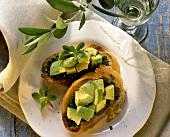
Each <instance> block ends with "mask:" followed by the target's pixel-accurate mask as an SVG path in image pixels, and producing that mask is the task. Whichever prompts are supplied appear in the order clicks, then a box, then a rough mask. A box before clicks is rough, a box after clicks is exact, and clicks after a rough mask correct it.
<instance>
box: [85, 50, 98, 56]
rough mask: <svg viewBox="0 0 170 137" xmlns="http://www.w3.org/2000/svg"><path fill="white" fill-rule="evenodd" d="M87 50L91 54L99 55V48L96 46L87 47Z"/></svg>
mask: <svg viewBox="0 0 170 137" xmlns="http://www.w3.org/2000/svg"><path fill="white" fill-rule="evenodd" d="M85 51H86V52H88V53H89V54H90V55H93V56H96V55H97V52H98V51H97V50H96V49H94V48H87V49H85Z"/></svg>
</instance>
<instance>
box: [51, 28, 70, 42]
mask: <svg viewBox="0 0 170 137" xmlns="http://www.w3.org/2000/svg"><path fill="white" fill-rule="evenodd" d="M67 28H68V27H66V28H64V29H58V28H57V29H56V30H55V31H54V32H53V34H54V37H56V38H58V39H60V38H62V37H63V36H64V35H65V34H66V32H67Z"/></svg>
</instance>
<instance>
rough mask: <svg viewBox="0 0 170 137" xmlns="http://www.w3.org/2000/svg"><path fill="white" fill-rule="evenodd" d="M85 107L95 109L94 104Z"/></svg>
mask: <svg viewBox="0 0 170 137" xmlns="http://www.w3.org/2000/svg"><path fill="white" fill-rule="evenodd" d="M86 107H87V108H90V109H93V110H94V111H95V109H96V106H95V105H94V104H92V105H88V106H86Z"/></svg>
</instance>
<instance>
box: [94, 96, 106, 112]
mask: <svg viewBox="0 0 170 137" xmlns="http://www.w3.org/2000/svg"><path fill="white" fill-rule="evenodd" d="M105 106H106V99H104V100H102V101H101V102H100V103H99V104H97V105H96V113H97V112H99V111H101V110H102V109H103V108H105Z"/></svg>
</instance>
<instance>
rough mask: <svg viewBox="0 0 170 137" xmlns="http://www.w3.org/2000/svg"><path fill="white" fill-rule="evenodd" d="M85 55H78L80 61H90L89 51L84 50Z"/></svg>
mask: <svg viewBox="0 0 170 137" xmlns="http://www.w3.org/2000/svg"><path fill="white" fill-rule="evenodd" d="M84 53H85V55H84V56H78V62H79V63H90V54H89V53H88V52H84Z"/></svg>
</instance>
